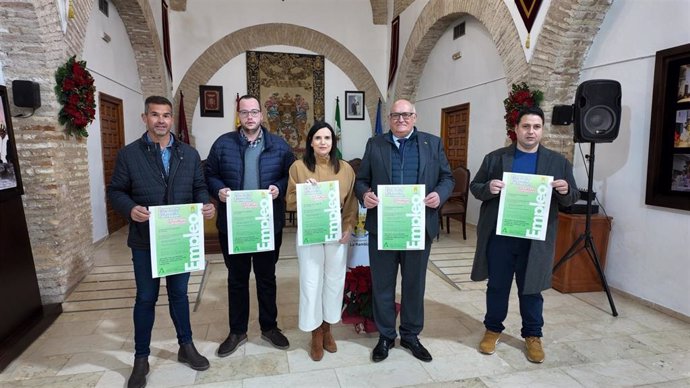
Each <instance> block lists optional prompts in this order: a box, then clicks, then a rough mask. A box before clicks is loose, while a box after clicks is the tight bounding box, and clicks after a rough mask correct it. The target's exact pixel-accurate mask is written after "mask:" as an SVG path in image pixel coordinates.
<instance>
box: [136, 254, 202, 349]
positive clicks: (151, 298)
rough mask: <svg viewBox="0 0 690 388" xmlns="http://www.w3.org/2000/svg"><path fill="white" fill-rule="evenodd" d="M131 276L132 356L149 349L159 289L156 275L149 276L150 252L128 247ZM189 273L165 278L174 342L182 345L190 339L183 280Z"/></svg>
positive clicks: (185, 290)
mask: <svg viewBox="0 0 690 388" xmlns="http://www.w3.org/2000/svg"><path fill="white" fill-rule="evenodd" d="M132 263H133V264H134V278H135V280H136V284H137V297H136V301H135V302H134V357H147V356H148V355H149V354H150V353H151V350H150V348H149V346H150V345H151V330H152V329H153V322H154V320H155V318H156V301H158V290H159V289H160V284H161V280H160V278H155V279H154V278H152V273H151V251H150V250H148V249H134V248H133V249H132ZM188 282H189V273H182V274H177V275H170V276H166V277H165V286H166V288H167V290H168V309H169V310H170V318H172V321H173V324H174V325H175V331H177V342H178V343H179V344H180V345H182V344H186V343H190V342H192V325H191V324H190V322H189V300H188V299H187V283H188Z"/></svg>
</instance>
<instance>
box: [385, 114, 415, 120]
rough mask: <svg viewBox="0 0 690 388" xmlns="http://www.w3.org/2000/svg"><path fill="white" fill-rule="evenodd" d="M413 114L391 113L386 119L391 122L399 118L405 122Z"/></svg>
mask: <svg viewBox="0 0 690 388" xmlns="http://www.w3.org/2000/svg"><path fill="white" fill-rule="evenodd" d="M415 114H416V113H414V112H402V113H391V114H390V115H389V116H388V117H390V118H391V120H393V121H398V120H400V119H401V118H402V119H403V120H405V121H409V120H410V119H411V118H412V117H413V116H414V115H415Z"/></svg>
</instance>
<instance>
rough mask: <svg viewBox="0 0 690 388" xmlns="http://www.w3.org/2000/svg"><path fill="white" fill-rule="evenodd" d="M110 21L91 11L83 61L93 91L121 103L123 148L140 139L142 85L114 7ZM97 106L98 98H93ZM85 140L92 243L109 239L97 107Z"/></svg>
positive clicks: (125, 33)
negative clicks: (109, 38)
mask: <svg viewBox="0 0 690 388" xmlns="http://www.w3.org/2000/svg"><path fill="white" fill-rule="evenodd" d="M109 14H110V15H109V17H106V16H105V15H103V13H101V12H100V11H99V10H98V7H97V6H94V7H93V8H92V12H91V17H90V18H89V23H88V25H87V27H86V34H85V38H84V51H83V52H82V58H83V59H84V60H85V61H86V64H87V68H88V69H89V71H90V72H91V75H93V77H94V80H95V86H96V91H97V92H99V93H105V94H108V95H110V96H113V97H116V98H119V99H122V101H123V110H124V121H125V122H124V124H125V144H128V143H130V142H132V141H133V140H135V139H136V138H138V137H139V136H141V134H142V133H143V131H144V125H143V124H142V121H141V118H140V114H141V113H142V112H143V110H144V105H143V104H144V98H143V97H142V91H141V83H140V82H139V74H138V70H137V64H136V61H135V59H134V50H133V49H132V45H131V44H130V42H129V37H128V35H127V32H126V30H125V27H124V24H123V23H122V19H121V18H120V16H119V14H118V12H117V10H116V9H115V7H114V6H112V5H111V6H110V10H109ZM104 32H105V33H107V34H108V35H110V37H111V41H110V42H109V43H106V42H105V41H104V40H103V39H101V36H102V34H103V33H104ZM96 104H98V97H96ZM88 131H89V137H88V138H87V148H88V158H89V176H90V186H91V215H92V218H93V239H94V241H98V240H100V239H102V238H103V237H105V236H107V235H108V225H107V219H106V209H105V197H106V193H105V185H106V182H104V177H103V155H102V152H101V132H100V131H101V125H100V120H99V107H98V106H97V107H96V118H95V119H94V121H93V122H92V123H91V125H90V126H89V127H88Z"/></svg>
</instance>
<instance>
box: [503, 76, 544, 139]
mask: <svg viewBox="0 0 690 388" xmlns="http://www.w3.org/2000/svg"><path fill="white" fill-rule="evenodd" d="M543 99H544V94H543V93H542V92H541V91H539V90H536V89H535V90H530V88H529V86H527V84H526V83H524V82H522V83H519V84H513V86H512V90H511V92H510V94H508V98H506V99H505V100H503V106H504V107H505V109H506V114H505V116H503V118H504V119H505V120H506V135H507V136H508V137H509V138H510V140H511V141H513V142H515V141H516V140H517V136H516V135H515V126H516V125H517V120H518V116H519V115H520V110H522V109H525V108H531V107H533V106H536V107H538V106H539V104H541V101H542V100H543Z"/></svg>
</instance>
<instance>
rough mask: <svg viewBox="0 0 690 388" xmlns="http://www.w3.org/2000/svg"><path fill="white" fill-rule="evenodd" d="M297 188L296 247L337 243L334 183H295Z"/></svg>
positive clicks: (338, 220)
mask: <svg viewBox="0 0 690 388" xmlns="http://www.w3.org/2000/svg"><path fill="white" fill-rule="evenodd" d="M296 189H297V220H298V222H297V244H298V245H300V246H304V245H313V244H323V243H326V242H332V241H338V240H340V238H341V237H342V225H341V224H342V220H341V217H340V184H339V183H338V181H327V182H319V183H317V184H315V185H313V184H311V183H299V184H297V186H296Z"/></svg>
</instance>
